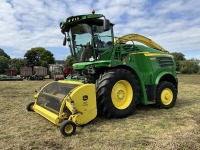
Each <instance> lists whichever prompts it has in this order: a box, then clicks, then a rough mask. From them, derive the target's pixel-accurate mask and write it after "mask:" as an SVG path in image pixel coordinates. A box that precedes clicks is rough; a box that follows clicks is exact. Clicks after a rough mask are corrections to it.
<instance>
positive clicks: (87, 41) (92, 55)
mask: <svg viewBox="0 0 200 150" xmlns="http://www.w3.org/2000/svg"><path fill="white" fill-rule="evenodd" d="M69 35H70V42H69V46H70V48H71V52H72V55H73V57H74V60H75V62H84V61H94V60H97V59H98V58H99V54H100V53H101V52H102V51H105V50H107V49H108V48H109V47H111V46H113V36H112V28H111V29H110V30H108V31H104V29H103V25H101V26H100V25H99V26H97V25H92V26H90V25H88V24H78V25H76V26H74V27H72V28H71V29H70V34H69Z"/></svg>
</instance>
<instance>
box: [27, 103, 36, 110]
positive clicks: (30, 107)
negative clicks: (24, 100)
mask: <svg viewBox="0 0 200 150" xmlns="http://www.w3.org/2000/svg"><path fill="white" fill-rule="evenodd" d="M34 104H35V102H30V103H29V104H28V105H26V110H27V111H34V110H33V105H34Z"/></svg>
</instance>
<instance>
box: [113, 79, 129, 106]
mask: <svg viewBox="0 0 200 150" xmlns="http://www.w3.org/2000/svg"><path fill="white" fill-rule="evenodd" d="M111 98H112V102H113V104H114V106H115V107H116V108H118V109H126V108H127V107H128V106H129V105H130V103H131V101H132V99H133V89H132V86H131V85H130V83H129V82H127V81H126V80H120V81H118V82H117V83H115V85H114V86H113V88H112V92H111Z"/></svg>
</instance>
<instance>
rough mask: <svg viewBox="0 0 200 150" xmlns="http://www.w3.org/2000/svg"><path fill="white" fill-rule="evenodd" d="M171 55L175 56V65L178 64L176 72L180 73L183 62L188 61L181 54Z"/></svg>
mask: <svg viewBox="0 0 200 150" xmlns="http://www.w3.org/2000/svg"><path fill="white" fill-rule="evenodd" d="M171 54H172V55H173V56H174V60H175V63H176V70H177V71H180V63H181V61H184V60H186V59H185V55H184V54H182V53H180V52H174V53H171Z"/></svg>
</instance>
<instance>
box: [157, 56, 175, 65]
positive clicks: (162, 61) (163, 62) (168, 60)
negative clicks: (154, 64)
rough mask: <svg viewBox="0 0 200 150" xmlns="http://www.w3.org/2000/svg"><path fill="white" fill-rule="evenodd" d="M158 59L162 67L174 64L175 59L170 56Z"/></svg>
mask: <svg viewBox="0 0 200 150" xmlns="http://www.w3.org/2000/svg"><path fill="white" fill-rule="evenodd" d="M156 59H157V61H158V64H159V65H160V66H161V67H168V66H173V60H172V58H170V57H157V58H156Z"/></svg>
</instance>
